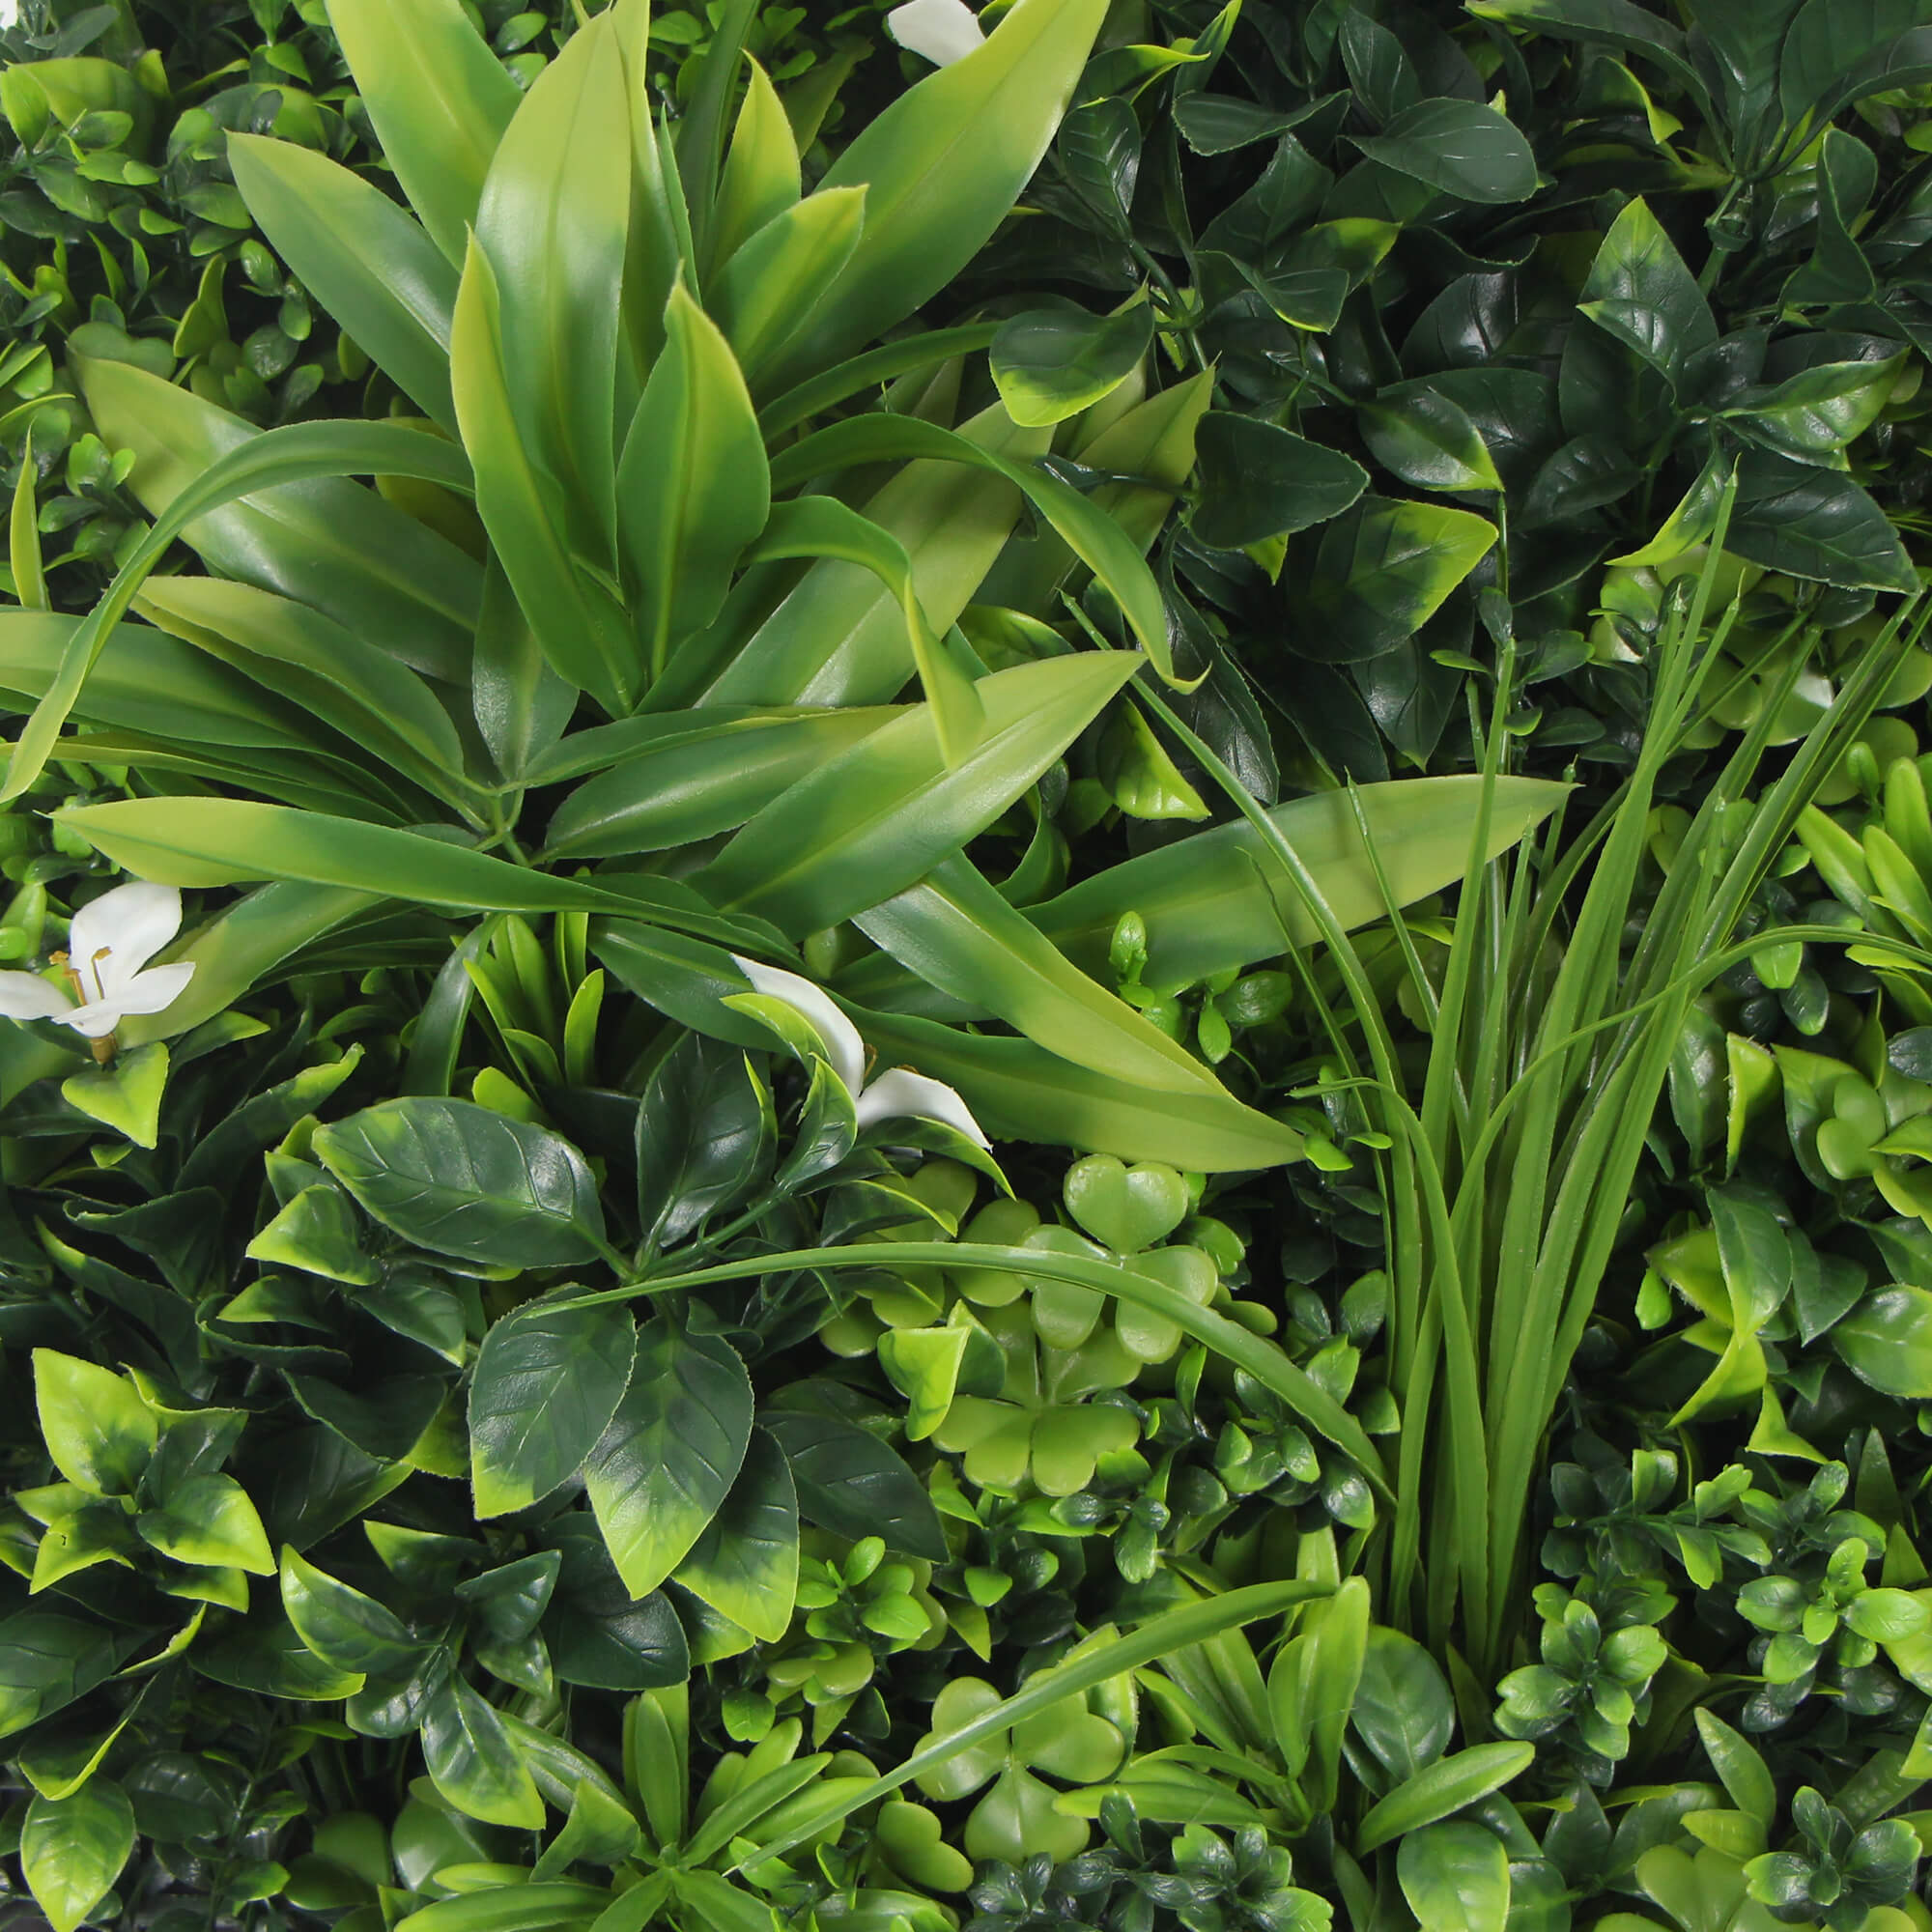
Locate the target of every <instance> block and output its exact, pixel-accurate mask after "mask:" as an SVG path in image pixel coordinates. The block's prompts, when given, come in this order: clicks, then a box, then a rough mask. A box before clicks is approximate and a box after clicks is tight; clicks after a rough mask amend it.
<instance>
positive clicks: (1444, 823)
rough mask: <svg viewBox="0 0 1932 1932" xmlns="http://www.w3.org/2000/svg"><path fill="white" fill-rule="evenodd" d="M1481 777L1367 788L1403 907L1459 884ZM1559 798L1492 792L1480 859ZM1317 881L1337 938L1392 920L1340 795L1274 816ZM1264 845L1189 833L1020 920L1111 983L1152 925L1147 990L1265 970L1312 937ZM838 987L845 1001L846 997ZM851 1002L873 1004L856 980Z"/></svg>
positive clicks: (1384, 859) (1370, 815)
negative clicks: (1289, 942) (1124, 948)
mask: <svg viewBox="0 0 1932 1932" xmlns="http://www.w3.org/2000/svg"><path fill="white" fill-rule="evenodd" d="M1482 782H1483V781H1482V780H1481V779H1480V778H1474V777H1471V778H1441V779H1407V780H1401V781H1395V782H1392V783H1388V784H1372V785H1363V786H1362V787H1361V788H1360V790H1359V791H1358V792H1357V794H1356V796H1357V797H1358V798H1359V799H1360V801H1361V805H1362V810H1363V812H1364V814H1365V816H1366V818H1367V820H1368V825H1369V832H1370V836H1371V838H1373V839H1374V841H1375V849H1376V853H1377V855H1378V858H1379V859H1380V861H1381V867H1382V870H1383V873H1384V874H1385V875H1386V877H1387V880H1388V883H1389V888H1390V891H1391V893H1392V895H1393V896H1394V898H1395V900H1396V903H1397V904H1398V905H1406V904H1407V903H1409V902H1410V901H1411V900H1413V899H1417V898H1420V897H1422V896H1423V895H1425V894H1427V893H1433V892H1439V891H1440V890H1441V889H1442V887H1444V886H1446V885H1450V884H1452V883H1453V882H1454V881H1455V880H1456V879H1458V878H1460V877H1461V876H1462V872H1463V865H1464V863H1465V861H1466V860H1467V858H1468V849H1469V837H1470V829H1471V827H1472V826H1473V825H1474V824H1475V821H1476V812H1477V810H1478V807H1479V804H1480V800H1481V793H1482ZM1563 793H1564V787H1563V786H1561V785H1558V784H1552V783H1550V782H1549V781H1547V780H1543V779H1508V778H1506V779H1501V780H1499V781H1497V783H1496V788H1495V803H1494V805H1493V807H1492V811H1491V818H1490V826H1491V831H1490V840H1491V842H1490V849H1489V855H1488V856H1490V857H1491V858H1494V857H1495V856H1496V854H1497V853H1499V852H1506V851H1508V849H1509V848H1510V847H1511V846H1512V845H1514V844H1515V843H1516V841H1517V840H1518V839H1519V838H1521V837H1522V836H1523V835H1524V834H1525V833H1526V832H1528V831H1529V830H1530V829H1531V828H1532V827H1533V826H1535V825H1538V824H1540V823H1541V822H1542V820H1543V819H1545V818H1546V817H1548V814H1549V813H1550V812H1551V811H1553V810H1555V809H1556V806H1557V804H1558V802H1559V801H1560V800H1561V798H1562V797H1563ZM1268 816H1269V817H1270V818H1271V819H1272V820H1273V821H1274V823H1275V825H1276V826H1277V827H1279V829H1280V831H1281V833H1282V836H1283V837H1284V838H1287V840H1288V841H1289V843H1290V844H1291V845H1293V847H1294V849H1295V851H1296V853H1297V854H1298V855H1299V856H1300V858H1301V860H1302V863H1303V864H1304V865H1306V866H1307V867H1308V868H1309V870H1310V871H1311V872H1313V873H1314V875H1315V877H1316V879H1317V881H1318V882H1319V884H1320V885H1321V891H1322V894H1323V895H1324V896H1325V897H1326V898H1327V901H1328V903H1329V905H1330V907H1331V908H1332V909H1333V911H1334V913H1335V916H1336V918H1337V919H1338V920H1339V921H1340V923H1341V924H1342V926H1343V928H1344V930H1350V929H1352V928H1353V927H1355V926H1358V925H1364V924H1366V923H1369V922H1370V921H1371V920H1375V919H1379V918H1380V917H1381V916H1382V914H1383V913H1384V912H1385V911H1386V910H1387V907H1386V903H1385V901H1384V899H1383V896H1382V893H1381V888H1380V886H1379V885H1378V882H1377V879H1376V874H1375V868H1374V867H1373V866H1372V865H1371V864H1370V861H1369V857H1368V853H1367V851H1366V850H1365V849H1364V847H1363V844H1362V838H1361V833H1360V831H1359V829H1358V827H1357V825H1356V822H1355V816H1354V813H1353V811H1352V810H1350V802H1349V796H1348V794H1347V793H1346V792H1340V791H1331V792H1318V793H1316V794H1315V795H1313V796H1312V797H1309V798H1300V799H1295V800H1293V801H1292V802H1291V803H1289V804H1287V805H1280V806H1276V807H1274V808H1273V810H1270V811H1269V813H1268ZM1261 857H1262V852H1261V841H1260V839H1259V838H1258V836H1257V835H1256V833H1255V831H1254V828H1253V827H1252V826H1250V825H1248V824H1247V823H1246V822H1245V821H1242V822H1239V823H1236V824H1233V825H1223V826H1217V827H1216V828H1215V829H1214V830H1213V831H1211V832H1202V833H1197V834H1195V835H1194V836H1193V837H1191V838H1185V839H1182V840H1180V841H1179V842H1178V843H1176V844H1173V845H1169V846H1165V847H1163V848H1162V849H1161V850H1159V851H1156V852H1150V853H1147V854H1145V855H1143V856H1142V857H1141V858H1138V859H1129V860H1127V861H1126V862H1125V863H1124V864H1122V865H1119V866H1115V867H1110V868H1109V869H1108V870H1106V871H1104V872H1098V873H1095V874H1094V877H1093V878H1091V879H1086V880H1083V881H1082V882H1081V883H1080V884H1079V885H1077V886H1075V887H1073V888H1072V890H1071V891H1069V892H1065V893H1062V894H1061V895H1060V896H1059V897H1058V898H1053V899H1048V900H1047V901H1046V903H1045V904H1044V905H1038V906H1030V907H1029V908H1027V913H1026V916H1027V918H1028V919H1030V920H1031V921H1032V922H1033V923H1035V924H1036V925H1037V926H1038V927H1039V929H1040V930H1041V931H1042V932H1044V933H1045V934H1046V936H1047V937H1048V938H1049V939H1051V940H1052V941H1053V943H1054V944H1055V945H1056V946H1058V947H1059V948H1060V950H1061V951H1062V952H1065V954H1066V955H1067V956H1068V957H1069V958H1070V959H1072V960H1073V962H1074V963H1075V964H1076V965H1079V966H1083V967H1085V968H1086V969H1087V971H1089V972H1090V973H1094V974H1100V973H1104V972H1105V971H1106V970H1107V948H1108V945H1109V943H1110V942H1111V940H1112V938H1113V933H1114V927H1115V926H1116V925H1117V924H1118V923H1120V920H1121V918H1122V915H1123V914H1125V913H1129V912H1138V913H1139V914H1140V915H1141V917H1142V919H1143V920H1145V921H1146V923H1147V931H1148V963H1147V966H1146V968H1145V969H1144V977H1145V978H1146V980H1147V981H1148V983H1149V984H1150V985H1156V986H1185V985H1192V984H1193V983H1194V982H1196V981H1197V980H1204V979H1207V978H1209V977H1210V976H1211V975H1213V974H1215V973H1220V972H1225V971H1227V970H1228V969H1229V968H1230V967H1237V966H1249V965H1253V964H1254V963H1255V962H1256V961H1257V960H1261V959H1268V958H1273V957H1275V956H1276V955H1278V954H1279V953H1280V952H1281V950H1282V939H1283V932H1284V928H1285V929H1286V931H1287V934H1288V936H1289V937H1291V938H1292V939H1293V942H1294V944H1295V945H1297V946H1307V945H1312V944H1315V943H1316V942H1317V941H1318V940H1319V939H1320V936H1321V935H1320V933H1319V931H1318V930H1317V928H1316V925H1315V923H1314V921H1313V920H1312V919H1311V917H1310V916H1309V914H1308V913H1307V911H1306V910H1305V909H1304V908H1303V906H1302V904H1301V902H1300V900H1299V898H1298V897H1295V898H1292V899H1291V898H1290V896H1289V895H1287V894H1286V893H1284V894H1283V895H1281V897H1280V899H1279V900H1278V899H1277V897H1276V895H1275V894H1273V893H1272V892H1270V890H1269V889H1268V887H1267V885H1266V884H1264V879H1263V876H1262V875H1261V873H1259V872H1258V871H1257V869H1256V867H1257V863H1258V862H1259V861H1260V859H1261ZM844 983H845V982H844V981H841V982H840V984H841V989H842V987H843V985H844ZM852 990H853V994H854V997H855V998H860V999H865V998H868V997H869V989H867V990H863V991H862V990H861V989H860V982H859V980H858V978H857V976H853V979H852Z"/></svg>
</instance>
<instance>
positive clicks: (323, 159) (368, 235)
mask: <svg viewBox="0 0 1932 1932" xmlns="http://www.w3.org/2000/svg"><path fill="white" fill-rule="evenodd" d="M228 162H229V165H230V167H232V168H233V169H234V171H235V185H236V186H237V187H239V188H240V189H241V198H242V200H243V201H245V202H246V203H247V204H248V213H250V214H252V215H253V216H254V217H255V221H256V224H257V225H258V226H259V227H260V228H261V230H262V233H263V234H264V235H266V236H267V237H268V238H269V240H270V241H271V242H272V243H273V244H274V248H275V252H276V253H277V254H279V255H280V256H281V258H282V259H283V260H284V261H285V262H287V263H288V265H289V267H290V268H291V269H292V270H294V271H295V272H296V274H297V275H298V277H299V278H300V280H301V283H302V286H303V287H304V288H305V289H307V290H308V291H309V293H310V294H311V295H313V296H314V297H315V298H316V299H317V300H318V301H319V302H321V304H322V305H323V307H324V308H326V309H327V311H328V312H329V314H330V315H332V316H333V317H334V318H335V319H336V321H337V322H339V323H340V324H341V325H342V327H344V329H346V330H347V331H348V333H349V334H350V335H351V336H352V337H353V338H354V339H355V343H356V346H357V347H358V348H361V349H364V350H366V351H367V352H368V354H369V355H370V356H371V357H372V358H373V359H374V361H375V363H376V366H377V367H378V368H379V369H381V370H382V371H383V372H384V375H386V376H388V377H389V378H390V379H391V380H392V381H393V382H394V383H395V384H396V385H397V387H398V388H400V389H401V390H402V391H403V392H404V393H405V394H406V395H408V396H409V397H410V398H411V399H412V401H414V402H415V403H417V404H418V405H419V406H420V407H421V408H422V410H423V412H425V413H426V414H428V415H430V416H432V417H434V418H435V420H436V421H438V422H440V424H441V425H442V426H443V428H444V429H446V430H449V431H451V432H452V433H454V431H455V429H456V405H455V403H454V402H453V401H452V400H451V397H450V393H449V325H450V318H451V315H452V313H453V311H454V310H455V307H456V279H457V278H456V270H455V269H454V268H453V267H452V266H451V264H450V261H449V259H448V257H446V256H445V255H444V254H443V253H442V251H441V250H440V249H439V248H438V247H437V245H436V243H435V242H434V241H431V240H430V238H429V236H428V235H427V234H426V233H425V232H424V230H423V228H422V225H421V224H420V223H419V222H416V221H412V220H411V219H410V217H409V216H408V215H407V214H406V213H403V211H402V210H401V209H400V208H398V207H397V206H396V204H395V203H394V202H393V201H391V200H390V199H389V197H388V196H387V195H385V194H384V192H383V191H382V190H381V189H380V188H378V187H375V186H373V185H371V184H370V183H368V182H366V181H364V180H363V179H362V178H361V176H360V175H355V174H352V173H351V172H350V171H349V170H348V169H347V168H345V167H344V166H342V165H341V163H340V162H338V161H331V160H330V159H329V158H328V157H327V156H326V155H319V154H317V153H316V152H315V151H314V150H313V149H311V148H303V147H298V145H297V144H296V143H295V142H293V141H274V140H269V139H267V138H265V137H264V136H262V135H259V134H241V133H237V134H231V135H229V137H228Z"/></svg>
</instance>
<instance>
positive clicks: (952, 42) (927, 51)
mask: <svg viewBox="0 0 1932 1932" xmlns="http://www.w3.org/2000/svg"><path fill="white" fill-rule="evenodd" d="M886 32H887V33H889V34H890V35H891V36H892V37H893V39H894V40H895V41H896V42H897V43H899V45H900V46H902V47H904V48H905V49H906V50H907V51H908V52H909V53H915V54H923V55H924V57H925V58H926V59H927V60H929V61H930V62H932V64H933V65H934V66H935V67H951V66H952V63H953V62H954V61H956V60H964V59H965V58H966V56H967V55H968V54H970V53H972V52H973V51H974V50H975V49H976V48H978V47H982V46H984V45H985V44H986V37H985V35H984V34H982V33H981V32H980V22H979V19H978V17H977V16H976V15H975V14H974V12H973V10H972V8H970V7H969V6H967V5H966V4H965V0H908V4H907V5H905V6H903V7H895V8H894V9H893V11H892V12H891V13H890V14H887V15H886Z"/></svg>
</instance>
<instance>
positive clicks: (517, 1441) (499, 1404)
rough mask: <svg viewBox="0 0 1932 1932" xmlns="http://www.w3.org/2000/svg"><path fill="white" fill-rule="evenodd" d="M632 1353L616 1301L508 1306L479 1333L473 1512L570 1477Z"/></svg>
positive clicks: (525, 1500) (486, 1511)
mask: <svg viewBox="0 0 1932 1932" xmlns="http://www.w3.org/2000/svg"><path fill="white" fill-rule="evenodd" d="M636 1353H637V1326H636V1323H635V1322H634V1321H632V1319H631V1315H630V1313H629V1311H628V1310H626V1309H624V1308H619V1307H598V1308H550V1307H546V1305H545V1304H544V1303H543V1302H541V1301H538V1302H532V1303H530V1304H529V1305H527V1306H526V1307H524V1308H519V1309H516V1310H514V1311H513V1312H512V1313H511V1314H509V1315H507V1316H505V1317H504V1318H503V1320H502V1321H498V1322H497V1323H496V1324H495V1325H494V1326H493V1327H492V1328H491V1330H490V1332H489V1333H488V1334H487V1335H486V1336H485V1337H484V1338H483V1347H482V1349H481V1350H480V1351H479V1352H478V1354H477V1357H476V1367H475V1371H474V1374H473V1376H472V1378H471V1380H470V1384H469V1454H470V1467H471V1480H472V1482H473V1483H474V1486H475V1497H476V1514H477V1515H478V1516H479V1517H483V1518H489V1517H494V1516H504V1515H507V1514H508V1513H509V1512H510V1511H512V1510H519V1509H524V1508H526V1507H527V1506H528V1505H529V1504H531V1503H533V1502H535V1501H537V1500H538V1499H539V1498H540V1497H543V1496H546V1495H548V1494H549V1493H550V1492H552V1491H553V1490H554V1489H555V1488H556V1487H557V1485H558V1484H559V1483H565V1482H568V1481H569V1480H570V1478H571V1477H572V1476H574V1475H576V1474H577V1472H578V1470H579V1469H581V1468H582V1466H583V1463H584V1460H585V1458H586V1457H588V1456H589V1454H590V1452H591V1451H592V1450H593V1449H595V1448H596V1446H597V1443H598V1440H599V1438H600V1437H601V1436H602V1435H603V1434H604V1432H605V1430H606V1429H608V1428H609V1427H610V1425H611V1417H612V1416H613V1415H614V1414H615V1413H616V1412H617V1404H618V1402H619V1400H620V1399H621V1398H622V1396H623V1393H624V1385H625V1384H626V1383H627V1382H628V1381H629V1380H630V1378H631V1363H632V1360H633V1358H634V1357H635V1355H636Z"/></svg>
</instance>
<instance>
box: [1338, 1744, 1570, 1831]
mask: <svg viewBox="0 0 1932 1932" xmlns="http://www.w3.org/2000/svg"><path fill="white" fill-rule="evenodd" d="M1535 1756H1536V1747H1535V1746H1534V1745H1529V1744H1494V1745H1476V1746H1474V1747H1472V1748H1470V1749H1468V1750H1465V1751H1458V1752H1457V1753H1456V1754H1455V1756H1454V1757H1445V1758H1443V1759H1441V1760H1440V1761H1439V1762H1438V1763H1435V1764H1432V1765H1429V1766H1427V1767H1425V1768H1424V1769H1423V1770H1421V1771H1418V1772H1417V1773H1416V1774H1415V1775H1414V1776H1412V1777H1409V1778H1406V1779H1405V1780H1404V1781H1403V1782H1402V1783H1401V1784H1399V1785H1397V1786H1396V1788H1395V1789H1394V1790H1393V1791H1391V1792H1390V1793H1389V1795H1388V1796H1387V1797H1386V1798H1384V1799H1382V1800H1381V1801H1380V1802H1379V1803H1378V1804H1376V1805H1375V1806H1373V1807H1372V1809H1371V1810H1370V1812H1369V1815H1368V1816H1367V1817H1366V1818H1364V1819H1363V1820H1362V1827H1361V1830H1360V1831H1359V1832H1358V1833H1356V1834H1355V1850H1356V1852H1357V1853H1358V1854H1360V1855H1366V1854H1368V1853H1370V1852H1372V1851H1374V1850H1375V1849H1376V1847H1377V1846H1378V1845H1386V1844H1388V1843H1390V1842H1391V1841H1392V1840H1393V1839H1396V1838H1400V1837H1403V1836H1404V1835H1406V1833H1412V1832H1416V1831H1419V1830H1421V1828H1422V1827H1423V1826H1425V1825H1433V1824H1434V1823H1435V1821H1436V1819H1438V1818H1446V1817H1448V1815H1449V1814H1450V1813H1451V1812H1452V1811H1460V1810H1462V1808H1463V1805H1465V1804H1474V1803H1475V1802H1476V1800H1477V1799H1479V1798H1487V1797H1488V1796H1489V1794H1490V1793H1491V1792H1492V1791H1495V1790H1497V1789H1499V1788H1500V1787H1501V1786H1503V1785H1505V1784H1507V1783H1508V1782H1509V1781H1510V1779H1511V1778H1513V1777H1516V1776H1520V1774H1521V1773H1522V1772H1523V1771H1525V1770H1526V1769H1527V1768H1528V1766H1529V1765H1530V1763H1531V1762H1532V1761H1533V1760H1534V1758H1535Z"/></svg>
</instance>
